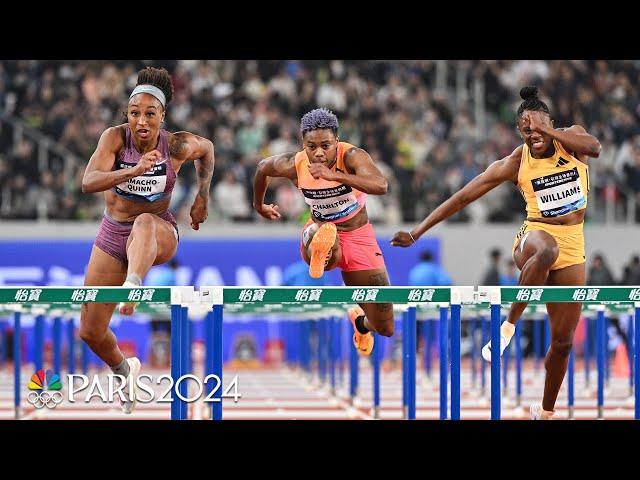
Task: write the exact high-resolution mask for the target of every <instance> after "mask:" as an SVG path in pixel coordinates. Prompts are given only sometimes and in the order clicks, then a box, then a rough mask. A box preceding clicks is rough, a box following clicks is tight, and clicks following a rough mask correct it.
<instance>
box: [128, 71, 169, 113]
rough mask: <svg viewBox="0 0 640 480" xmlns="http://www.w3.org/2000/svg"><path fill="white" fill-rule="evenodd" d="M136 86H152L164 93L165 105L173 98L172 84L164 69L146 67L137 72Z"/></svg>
mask: <svg viewBox="0 0 640 480" xmlns="http://www.w3.org/2000/svg"><path fill="white" fill-rule="evenodd" d="M138 85H153V86H154V87H158V88H159V89H160V90H162V93H164V96H165V98H166V101H167V105H168V104H169V102H170V101H171V99H172V98H173V82H172V81H171V75H169V72H167V70H166V69H165V68H154V67H146V68H143V69H142V70H140V71H139V72H138V82H137V83H136V86H138Z"/></svg>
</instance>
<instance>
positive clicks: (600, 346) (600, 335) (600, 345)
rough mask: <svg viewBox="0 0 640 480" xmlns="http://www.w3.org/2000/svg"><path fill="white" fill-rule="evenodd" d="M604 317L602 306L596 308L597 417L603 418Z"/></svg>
mask: <svg viewBox="0 0 640 480" xmlns="http://www.w3.org/2000/svg"><path fill="white" fill-rule="evenodd" d="M605 328H606V325H605V318H604V307H601V308H600V309H599V310H598V320H597V324H596V332H597V343H596V354H597V356H598V419H603V418H604V377H605V349H606V348H607V346H606V344H605Z"/></svg>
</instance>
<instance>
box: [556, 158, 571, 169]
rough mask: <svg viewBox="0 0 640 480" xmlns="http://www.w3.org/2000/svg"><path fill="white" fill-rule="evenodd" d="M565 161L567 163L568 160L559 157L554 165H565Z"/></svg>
mask: <svg viewBox="0 0 640 480" xmlns="http://www.w3.org/2000/svg"><path fill="white" fill-rule="evenodd" d="M567 163H569V160H565V159H564V158H562V157H560V160H558V163H556V167H561V166H563V165H566V164H567Z"/></svg>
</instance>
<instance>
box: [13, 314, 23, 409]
mask: <svg viewBox="0 0 640 480" xmlns="http://www.w3.org/2000/svg"><path fill="white" fill-rule="evenodd" d="M21 336H22V331H21V328H20V312H13V411H14V416H15V418H16V419H17V418H20V387H21V386H22V381H21V380H20V367H21V366H22V342H21V341H20V337H21Z"/></svg>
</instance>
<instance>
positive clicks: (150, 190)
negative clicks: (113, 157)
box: [115, 162, 167, 202]
mask: <svg viewBox="0 0 640 480" xmlns="http://www.w3.org/2000/svg"><path fill="white" fill-rule="evenodd" d="M134 166H135V165H132V164H128V163H124V162H118V164H117V166H116V168H117V169H118V170H122V169H124V168H133V167H134ZM166 186H167V164H166V162H165V163H162V164H160V165H156V166H154V167H153V168H152V169H150V170H148V171H146V172H145V173H144V174H142V175H139V176H137V177H133V178H130V179H129V180H127V181H125V182H122V183H121V184H119V185H118V186H116V187H115V191H116V193H118V194H119V195H122V196H123V197H126V198H129V199H133V200H146V201H148V202H155V201H156V200H159V199H160V198H162V197H163V196H164V190H165V187H166Z"/></svg>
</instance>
